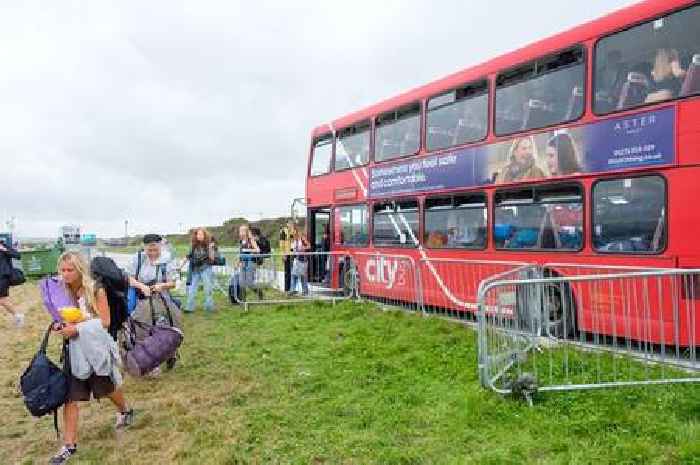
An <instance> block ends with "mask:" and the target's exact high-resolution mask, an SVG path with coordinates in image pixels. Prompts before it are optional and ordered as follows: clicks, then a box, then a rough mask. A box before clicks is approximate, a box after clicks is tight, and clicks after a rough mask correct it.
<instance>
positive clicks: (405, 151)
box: [374, 103, 420, 161]
mask: <svg viewBox="0 0 700 465" xmlns="http://www.w3.org/2000/svg"><path fill="white" fill-rule="evenodd" d="M419 148H420V104H418V103H414V104H411V105H407V106H405V107H402V108H399V109H397V110H392V111H389V112H386V113H384V114H382V115H380V116H379V117H378V118H377V124H376V129H375V147H374V159H375V161H385V160H391V159H393V158H399V157H403V156H407V155H413V154H415V153H418V149H419Z"/></svg>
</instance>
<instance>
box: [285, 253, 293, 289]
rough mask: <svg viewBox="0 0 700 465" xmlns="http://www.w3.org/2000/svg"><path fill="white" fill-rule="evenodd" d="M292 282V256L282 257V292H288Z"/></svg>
mask: <svg viewBox="0 0 700 465" xmlns="http://www.w3.org/2000/svg"><path fill="white" fill-rule="evenodd" d="M291 282H292V256H291V255H285V257H284V292H289V288H290V287H291Z"/></svg>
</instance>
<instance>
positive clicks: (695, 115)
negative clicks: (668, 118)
mask: <svg viewBox="0 0 700 465" xmlns="http://www.w3.org/2000/svg"><path fill="white" fill-rule="evenodd" d="M677 118H678V119H677V121H678V128H677V134H678V147H681V150H679V153H678V163H679V164H680V165H691V164H698V163H700V150H699V149H698V147H700V99H695V100H690V101H687V102H682V103H679V104H678V116H677Z"/></svg>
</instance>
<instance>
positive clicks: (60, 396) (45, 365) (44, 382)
mask: <svg viewBox="0 0 700 465" xmlns="http://www.w3.org/2000/svg"><path fill="white" fill-rule="evenodd" d="M50 334H51V327H50V326H49V329H47V330H46V334H45V335H44V339H43V341H42V342H41V347H39V351H38V352H37V353H36V355H34V358H33V359H32V361H31V363H30V364H29V366H28V367H27V369H26V370H25V371H24V373H23V374H22V376H21V377H20V379H19V385H20V389H21V390H22V396H23V397H24V404H25V405H26V406H27V409H28V410H29V412H30V413H31V414H32V415H34V416H35V417H42V416H44V415H46V414H47V413H52V412H53V414H54V427H55V428H56V433H58V420H57V416H56V411H57V410H58V408H59V407H60V406H62V405H63V404H65V403H66V399H67V397H68V376H67V375H66V372H65V371H64V370H61V369H60V368H58V367H57V366H56V365H55V364H54V363H53V362H52V361H51V360H50V359H49V357H48V356H47V355H46V346H47V345H48V343H49V335H50Z"/></svg>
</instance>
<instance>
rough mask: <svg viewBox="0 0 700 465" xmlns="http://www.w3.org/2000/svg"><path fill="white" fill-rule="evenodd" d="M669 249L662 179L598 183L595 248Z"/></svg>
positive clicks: (656, 250) (595, 208)
mask: <svg viewBox="0 0 700 465" xmlns="http://www.w3.org/2000/svg"><path fill="white" fill-rule="evenodd" d="M665 246H666V182H665V181H664V179H663V178H662V177H661V176H644V177H638V178H624V179H613V180H606V181H599V182H597V183H596V184H595V186H594V187H593V247H594V248H595V249H596V250H597V251H599V252H618V253H658V252H661V251H662V250H663V249H664V247H665Z"/></svg>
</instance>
